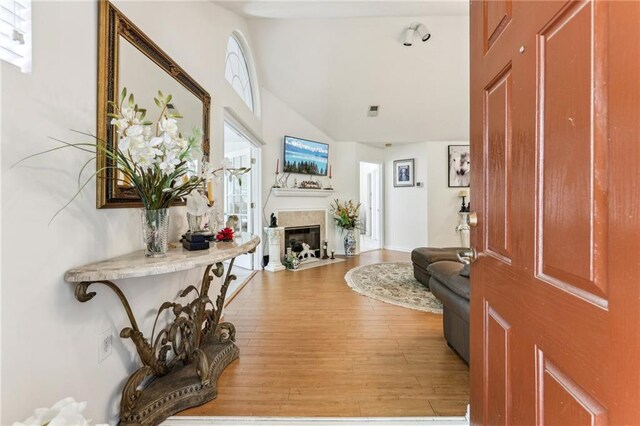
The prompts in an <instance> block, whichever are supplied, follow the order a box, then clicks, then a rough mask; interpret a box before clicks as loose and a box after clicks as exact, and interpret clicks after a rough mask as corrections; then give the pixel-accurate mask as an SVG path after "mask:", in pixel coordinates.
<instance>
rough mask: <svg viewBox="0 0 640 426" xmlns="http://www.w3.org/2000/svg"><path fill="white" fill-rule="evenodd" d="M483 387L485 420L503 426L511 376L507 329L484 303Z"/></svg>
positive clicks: (507, 415) (509, 334)
mask: <svg viewBox="0 0 640 426" xmlns="http://www.w3.org/2000/svg"><path fill="white" fill-rule="evenodd" d="M484 307H485V326H484V330H485V333H486V335H485V341H486V342H489V343H490V344H488V345H486V346H485V362H486V367H485V374H486V378H485V383H486V384H487V386H486V392H485V399H484V403H485V404H486V407H487V420H488V422H489V423H490V424H492V425H506V424H507V419H508V418H509V411H510V405H511V404H510V401H509V398H510V395H511V389H510V388H511V375H510V373H509V358H510V354H511V347H510V337H511V325H509V324H508V323H507V322H506V321H505V319H504V318H502V317H501V316H500V314H498V312H496V311H495V310H494V309H493V308H492V307H491V306H490V305H489V302H488V301H487V300H485V304H484Z"/></svg>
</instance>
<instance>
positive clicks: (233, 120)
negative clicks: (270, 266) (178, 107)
mask: <svg viewBox="0 0 640 426" xmlns="http://www.w3.org/2000/svg"><path fill="white" fill-rule="evenodd" d="M226 124H228V125H229V126H230V127H231V128H233V129H234V130H235V131H236V132H238V133H240V134H241V135H242V136H244V137H245V138H246V139H247V140H248V141H249V143H250V144H251V158H252V159H253V160H252V163H253V164H252V165H251V198H252V202H253V203H254V208H253V212H252V214H251V218H252V226H253V233H254V234H256V235H262V216H263V208H262V207H263V206H262V167H261V165H262V147H263V145H265V143H264V142H263V141H262V139H260V138H259V137H258V136H256V135H255V134H254V133H253V132H251V131H250V130H249V127H248V126H247V125H245V124H244V123H243V121H242V120H241V119H240V118H239V117H238V116H237V114H235V113H234V112H233V110H232V109H231V108H225V109H224V114H223V120H222V127H223V129H224V126H225V125H226ZM222 134H223V148H222V152H223V156H224V152H225V150H224V142H225V141H224V130H223V132H222ZM262 246H263V245H262V244H258V246H257V247H256V251H255V252H254V253H253V255H252V256H253V262H252V263H253V270H254V271H258V270H261V269H262V253H263V247H262Z"/></svg>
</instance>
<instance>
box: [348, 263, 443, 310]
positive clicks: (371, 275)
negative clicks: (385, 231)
mask: <svg viewBox="0 0 640 426" xmlns="http://www.w3.org/2000/svg"><path fill="white" fill-rule="evenodd" d="M344 279H345V281H346V282H347V284H348V285H349V287H351V288H352V289H353V291H355V292H357V293H360V294H362V295H364V296H367V297H370V298H372V299H376V300H380V301H382V302H386V303H391V304H393V305H398V306H403V307H405V308H409V309H415V310H418V311H423V312H431V313H434V314H442V303H440V301H439V300H438V299H437V298H436V297H435V296H434V295H433V294H432V293H431V292H430V291H429V290H428V289H427V287H425V286H424V285H422V284H421V283H420V282H419V281H418V280H416V279H415V277H414V276H413V264H412V263H411V262H391V263H375V264H373V265H364V266H360V267H357V268H354V269H351V270H350V271H349V272H347V274H346V275H345V276H344Z"/></svg>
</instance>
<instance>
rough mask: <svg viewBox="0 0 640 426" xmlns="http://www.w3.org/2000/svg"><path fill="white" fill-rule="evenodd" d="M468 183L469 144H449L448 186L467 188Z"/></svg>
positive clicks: (469, 171)
mask: <svg viewBox="0 0 640 426" xmlns="http://www.w3.org/2000/svg"><path fill="white" fill-rule="evenodd" d="M470 184H471V155H470V150H469V145H449V188H468V187H469V185H470Z"/></svg>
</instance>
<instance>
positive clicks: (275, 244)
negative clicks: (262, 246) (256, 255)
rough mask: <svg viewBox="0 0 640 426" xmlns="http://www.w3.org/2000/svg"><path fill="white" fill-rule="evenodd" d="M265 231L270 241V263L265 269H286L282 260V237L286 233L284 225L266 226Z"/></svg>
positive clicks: (271, 270)
mask: <svg viewBox="0 0 640 426" xmlns="http://www.w3.org/2000/svg"><path fill="white" fill-rule="evenodd" d="M264 232H265V234H267V242H268V243H269V263H268V264H267V266H265V267H264V269H265V271H269V272H278V271H284V269H285V268H284V266H283V265H282V261H281V260H280V239H281V238H282V236H283V234H284V227H281V226H279V227H277V228H271V227H266V228H264Z"/></svg>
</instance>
